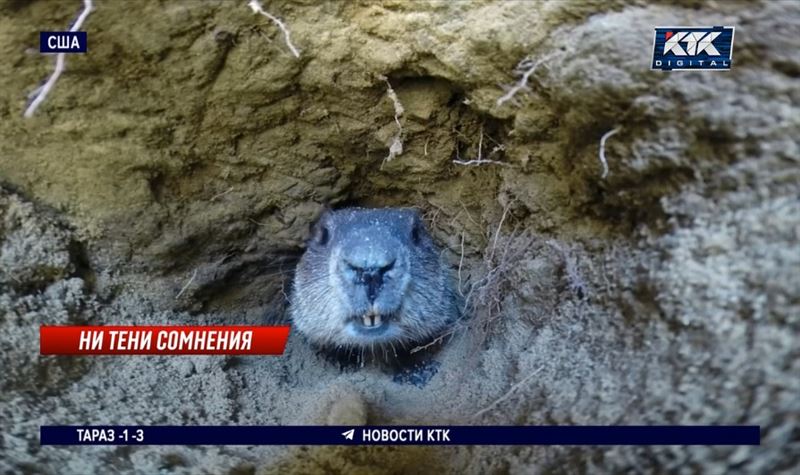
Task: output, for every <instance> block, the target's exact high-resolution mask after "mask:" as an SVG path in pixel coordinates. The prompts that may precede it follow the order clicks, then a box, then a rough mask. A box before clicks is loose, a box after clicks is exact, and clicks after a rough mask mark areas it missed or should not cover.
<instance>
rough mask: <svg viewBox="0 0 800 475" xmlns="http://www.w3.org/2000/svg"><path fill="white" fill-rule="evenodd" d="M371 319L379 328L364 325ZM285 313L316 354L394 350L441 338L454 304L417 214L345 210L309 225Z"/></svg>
mask: <svg viewBox="0 0 800 475" xmlns="http://www.w3.org/2000/svg"><path fill="white" fill-rule="evenodd" d="M370 279H372V280H370ZM376 282H380V284H376ZM370 284H372V285H370ZM370 289H372V292H371V294H372V299H370V297H369V295H370ZM375 313H379V314H380V315H381V322H382V323H383V324H382V325H380V326H378V325H375V324H374V322H373V321H372V320H367V321H366V322H367V323H365V320H364V315H374V314H375ZM290 314H291V318H292V320H293V322H294V327H295V329H297V330H298V331H299V332H300V333H302V334H303V335H305V336H306V337H308V338H309V339H310V340H311V341H312V342H314V343H316V344H318V345H320V346H322V347H328V348H331V347H332V348H362V349H363V348H367V347H371V348H375V347H378V348H381V347H383V348H385V347H392V348H395V349H397V348H408V347H409V346H410V345H412V344H417V343H423V342H426V341H430V340H432V339H433V338H435V337H437V336H438V335H440V334H441V333H442V330H444V329H445V328H446V327H447V326H448V325H449V324H451V323H452V322H454V321H455V320H456V318H457V317H458V315H459V300H458V297H457V294H456V292H455V290H454V287H453V281H452V277H451V273H450V271H449V269H448V266H447V265H446V263H445V262H444V260H443V259H442V257H441V252H440V249H439V248H438V246H437V245H436V244H435V243H434V242H433V240H432V238H431V236H430V234H429V233H428V231H427V230H426V229H425V225H424V223H423V222H422V220H421V219H420V216H419V213H418V212H417V211H416V210H414V209H411V208H382V209H365V208H347V209H342V210H338V211H328V212H326V213H325V214H324V215H323V216H322V217H321V218H320V219H319V221H318V222H317V224H316V225H315V226H314V230H313V236H312V238H311V240H310V241H309V243H308V248H307V250H306V252H305V254H303V257H302V258H301V259H300V262H299V264H298V265H297V270H296V272H295V279H294V287H293V290H292V298H291V307H290ZM368 318H369V317H368ZM375 321H377V320H375ZM370 325H374V326H372V327H371V326H370Z"/></svg>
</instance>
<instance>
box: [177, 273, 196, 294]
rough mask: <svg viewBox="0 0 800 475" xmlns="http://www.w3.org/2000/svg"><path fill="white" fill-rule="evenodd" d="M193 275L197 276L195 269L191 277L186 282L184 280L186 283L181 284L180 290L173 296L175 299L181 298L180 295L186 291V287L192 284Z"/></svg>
mask: <svg viewBox="0 0 800 475" xmlns="http://www.w3.org/2000/svg"><path fill="white" fill-rule="evenodd" d="M195 277H197V269H195V270H194V272H193V273H192V277H191V278H190V279H189V281H188V282H186V285H184V286H183V288H182V289H181V291H180V292H178V295H176V296H175V300H177V299H179V298H181V295H183V293H184V292H186V289H188V288H189V286H190V285H192V282H194V278H195Z"/></svg>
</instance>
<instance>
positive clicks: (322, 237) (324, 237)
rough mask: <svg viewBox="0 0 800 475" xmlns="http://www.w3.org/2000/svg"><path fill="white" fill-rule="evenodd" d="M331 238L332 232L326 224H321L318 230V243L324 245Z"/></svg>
mask: <svg viewBox="0 0 800 475" xmlns="http://www.w3.org/2000/svg"><path fill="white" fill-rule="evenodd" d="M329 239H330V232H328V228H326V227H325V226H320V228H319V231H317V244H319V245H320V246H324V245H326V244H328V240H329Z"/></svg>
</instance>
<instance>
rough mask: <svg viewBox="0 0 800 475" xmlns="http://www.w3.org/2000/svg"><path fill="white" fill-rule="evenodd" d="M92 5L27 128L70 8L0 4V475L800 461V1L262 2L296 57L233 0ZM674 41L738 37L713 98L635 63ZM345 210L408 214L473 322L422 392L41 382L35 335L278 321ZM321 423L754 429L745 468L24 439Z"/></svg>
mask: <svg viewBox="0 0 800 475" xmlns="http://www.w3.org/2000/svg"><path fill="white" fill-rule="evenodd" d="M95 3H96V5H95V6H96V9H95V10H94V11H93V12H92V13H91V14H90V16H89V17H88V19H87V20H86V23H85V24H84V27H83V29H84V30H86V31H87V32H88V35H89V53H88V54H85V55H70V56H69V57H68V59H67V66H66V71H65V73H64V74H63V76H62V77H61V78H60V80H59V82H58V83H57V84H56V86H55V88H54V89H53V91H52V92H51V93H50V95H49V96H48V98H47V100H46V101H45V102H44V103H43V104H42V105H41V107H40V108H39V110H38V111H37V112H36V114H35V115H34V117H33V118H30V119H25V118H23V117H22V113H23V111H24V109H25V107H26V106H27V102H26V97H27V95H28V94H29V93H30V92H31V91H32V90H34V89H35V88H36V87H37V85H39V84H41V82H42V81H43V80H44V79H45V78H46V77H47V75H48V74H50V71H51V70H52V66H53V61H52V59H51V58H48V57H44V56H42V55H40V54H39V53H38V50H37V49H36V45H37V43H38V32H39V31H42V30H58V29H63V28H65V27H66V26H67V25H68V24H69V23H70V21H72V19H74V18H75V16H76V15H77V13H78V11H79V9H80V6H81V5H80V2H74V1H64V2H56V1H42V0H40V1H33V2H20V1H14V0H6V1H4V2H2V3H0V57H2V58H3V59H2V61H0V71H1V72H2V73H1V74H0V116H2V121H0V137H2V140H0V182H1V184H2V190H3V191H2V194H0V246H1V247H0V264H2V268H1V269H0V327H2V333H1V334H2V337H0V344H1V345H2V348H3V353H2V358H3V361H2V365H3V367H5V368H9V370H8V371H6V372H5V373H6V374H4V375H3V380H2V387H3V394H2V396H0V420H2V421H3V423H2V425H3V426H4V427H7V428H8V429H7V432H6V433H5V434H4V435H3V437H2V439H1V440H0V454H2V457H0V460H2V461H0V467H2V468H3V469H4V471H9V472H10V473H16V472H20V471H22V472H26V471H27V472H31V473H42V472H44V473H64V471H67V472H70V473H107V472H108V471H109V470H115V471H127V472H132V473H153V472H155V471H158V470H165V471H168V472H176V473H221V472H228V473H268V472H270V473H271V472H272V471H279V472H286V471H289V472H295V473H330V472H348V473H353V472H356V473H360V472H364V473H374V472H385V473H398V472H401V471H404V470H423V471H434V470H435V471H443V470H446V471H451V472H453V473H468V472H472V473H507V472H508V473H530V472H536V473H538V472H555V473H562V472H563V473H572V472H578V473H583V472H594V471H598V470H606V471H607V470H614V471H623V470H634V471H640V472H653V473H661V472H665V471H666V472H672V471H675V472H687V473H688V472H730V471H736V472H746V473H765V472H769V473H779V472H781V471H785V472H786V473H789V472H791V470H792V468H796V467H797V464H798V458H797V457H798V456H797V454H798V453H800V450H799V449H800V446H799V445H798V438H797V431H798V424H800V421H799V420H798V417H800V415H799V414H800V404H799V403H798V398H797V394H798V393H800V379H798V377H797V374H798V370H800V367H798V361H800V359H798V356H800V354H798V353H800V349H799V348H798V344H797V341H798V340H797V338H798V336H800V320H799V319H798V315H800V312H798V310H800V279H797V276H796V274H797V269H800V253H799V252H797V250H798V243H800V199H799V198H798V197H799V196H800V146H799V145H798V137H800V113H798V112H800V107H798V102H800V80H798V74H799V73H800V54H799V53H798V50H797V48H796V41H797V40H796V39H797V38H798V37H800V26H799V25H800V8H798V6H797V4H796V3H794V2H791V1H788V0H787V1H771V2H770V1H764V2H711V1H709V2H703V1H696V2H695V1H691V2H679V4H676V3H675V2H658V3H654V4H651V3H649V2H604V1H603V2H601V1H597V2H592V1H586V2H567V1H552V2H533V1H506V2H500V1H498V2H493V1H485V2H483V1H475V2H444V1H431V2H403V1H385V2H316V1H291V2H290V1H279V2H268V4H267V5H265V8H266V9H267V10H269V11H270V12H271V13H273V14H274V15H277V16H279V17H280V18H281V19H283V20H284V21H285V23H286V25H287V26H288V28H289V29H290V31H291V39H292V42H293V43H294V44H295V45H296V46H297V48H298V49H299V58H298V57H295V56H294V55H293V54H292V52H291V51H290V49H289V48H288V47H287V45H286V43H285V41H284V36H283V35H282V33H281V32H280V31H279V30H278V29H277V28H276V26H275V24H273V23H272V22H270V21H269V20H268V19H267V18H265V17H263V16H261V15H257V14H254V13H253V11H252V10H250V9H249V8H248V7H247V5H246V3H245V2H241V3H237V2H232V1H200V0H186V1H175V2H157V1H135V2H134V1H125V2H123V1H121V0H107V1H102V0H97V1H96V2H95ZM688 24H697V25H718V24H724V25H735V26H736V28H737V29H736V37H735V45H734V63H733V64H734V66H733V68H732V70H731V71H729V72H671V73H662V72H656V71H651V70H650V69H649V65H650V63H649V61H650V56H649V55H650V53H651V48H652V38H653V27H654V26H660V25H688ZM526 59H527V61H524V60H526ZM533 67H535V70H534V71H533V72H532V73H530V74H527V75H526V73H528V72H529V71H530V70H531V68H533ZM523 77H527V82H525V83H524V87H522V88H520V89H519V90H518V91H516V92H514V91H513V88H514V87H515V86H521V85H523V83H521V82H520V81H522V80H523ZM506 98H507V99H508V100H506ZM395 99H396V100H395ZM602 137H606V140H605V147H604V149H605V150H604V156H601V154H600V151H599V150H600V143H601V139H602ZM397 142H399V143H401V144H402V153H399V154H398V153H397V152H398V151H399V148H398V146H397ZM393 144H394V147H393ZM393 150H394V152H395V153H394V154H392V153H391V152H392V151H393ZM603 158H605V161H606V164H605V166H607V171H606V170H605V166H604V163H603ZM475 160H480V162H479V163H477V164H475V163H474V161H475ZM471 161H473V162H471ZM345 205H365V206H395V205H403V206H416V207H419V208H420V209H421V210H422V211H423V212H424V214H425V217H426V220H427V222H428V224H429V225H430V227H431V230H432V232H433V234H434V236H435V237H436V238H437V239H438V240H439V241H440V242H441V243H442V244H443V245H444V246H445V248H446V249H447V256H448V258H449V259H450V260H451V262H452V263H453V272H454V274H457V275H458V277H459V285H460V288H461V290H462V292H464V293H465V294H467V295H469V302H470V307H469V308H470V315H469V316H470V318H469V319H467V320H466V321H464V322H462V324H460V325H459V327H458V328H457V330H456V331H455V333H454V335H453V337H452V340H451V341H449V342H447V343H446V344H445V345H444V347H443V348H442V350H441V351H440V352H439V353H437V355H436V356H435V358H434V361H432V362H431V367H432V368H433V369H431V370H430V371H429V372H428V373H427V374H428V375H429V376H430V378H429V380H426V381H425V384H421V385H420V384H414V383H413V381H416V380H414V379H413V378H405V377H403V376H402V375H400V376H398V375H392V374H387V373H386V372H385V371H384V370H382V369H380V368H376V367H365V368H360V369H358V370H353V371H344V372H342V371H340V369H339V368H337V367H336V366H335V365H333V364H331V363H330V362H329V361H326V360H325V359H324V358H322V357H320V356H319V355H317V354H315V352H314V351H313V350H311V349H310V348H309V347H308V345H307V344H306V343H305V342H304V341H302V339H301V338H299V336H294V335H293V336H292V338H291V339H290V343H289V347H288V348H287V354H286V356H284V357H282V358H235V357H226V358H216V357H206V358H203V357H185V358H183V357H182V358H170V357H142V358H121V357H102V358H91V359H89V358H86V359H70V360H68V361H65V360H57V359H53V358H52V357H40V356H38V355H37V349H36V348H35V344H34V343H33V342H35V341H36V340H35V335H36V329H37V327H38V325H39V324H41V323H72V322H92V323H97V324H111V323H115V324H126V323H136V324H146V323H151V324H164V323H196V322H207V323H264V322H269V321H279V320H282V319H283V318H284V312H283V310H284V306H285V294H286V289H287V281H288V278H289V276H290V275H291V270H292V266H293V263H294V262H295V261H296V259H297V257H298V256H299V254H300V253H301V252H302V248H303V242H304V239H305V238H306V235H307V232H308V226H309V224H310V222H311V221H312V220H313V219H314V217H315V216H317V215H318V213H319V212H320V211H321V210H322V209H324V208H325V207H338V206H345ZM343 395H344V396H343ZM337 400H348V401H351V402H352V401H356V402H354V403H353V406H354V407H356V408H359V407H360V408H362V409H364V412H363V414H362V415H359V416H358V417H357V418H356V419H359V420H360V419H363V417H366V419H367V421H368V422H370V423H403V422H408V423H422V422H427V423H437V422H441V423H454V424H455V423H493V424H522V423H525V424H759V425H761V426H762V427H763V432H762V445H761V446H760V447H739V448H736V447H730V448H724V447H641V448H631V447H627V448H613V447H612V448H605V449H603V448H588V449H577V448H564V447H554V448H542V447H526V448H517V449H513V450H512V449H509V448H499V447H498V448H486V447H483V448H453V449H419V448H391V447H390V448H370V449H359V450H345V449H313V450H312V449H304V448H297V449H286V448H264V447H259V448H247V447H245V448H242V447H214V448H189V447H185V448H184V447H176V448H163V447H136V448H125V447H121V448H102V447H98V448H80V449H75V448H73V449H63V448H53V447H45V448H43V447H40V446H39V445H38V439H37V438H38V427H37V426H38V425H39V424H44V423H59V424H69V423H75V424H78V423H96V424H103V423H115V424H126V423H130V424H148V423H150V424H231V423H233V424H278V423H281V424H288V423H330V422H336V421H330V420H327V419H326V418H325V417H326V416H324V414H327V409H326V408H325V407H323V408H320V407H318V404H319V401H329V402H330V404H334V403H335V401H337ZM111 401H114V402H113V403H111ZM359 401H360V402H359ZM327 404H328V403H326V405H327ZM326 407H327V406H326ZM345 412H347V411H345ZM356 412H358V410H356ZM334 413H335V414H339V412H337V411H334ZM359 414H361V413H359ZM362 416H363V417H362ZM342 417H343V418H344V419H343V420H350V419H348V418H347V417H349V416H348V415H347V414H345V415H343V416H342ZM421 460H423V461H425V463H426V464H429V465H426V466H424V467H420V466H419V463H420V461H421Z"/></svg>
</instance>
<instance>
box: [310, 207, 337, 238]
mask: <svg viewBox="0 0 800 475" xmlns="http://www.w3.org/2000/svg"><path fill="white" fill-rule="evenodd" d="M331 212H332V211H331V210H330V209H327V208H326V209H325V210H324V211H323V212H322V214H321V215H320V216H319V218H317V220H316V221H314V223H313V224H312V225H311V229H310V231H311V241H312V242H313V243H314V244H317V245H320V246H324V245H326V244H328V240H329V239H330V230H329V229H328V222H329V218H330V215H331Z"/></svg>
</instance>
